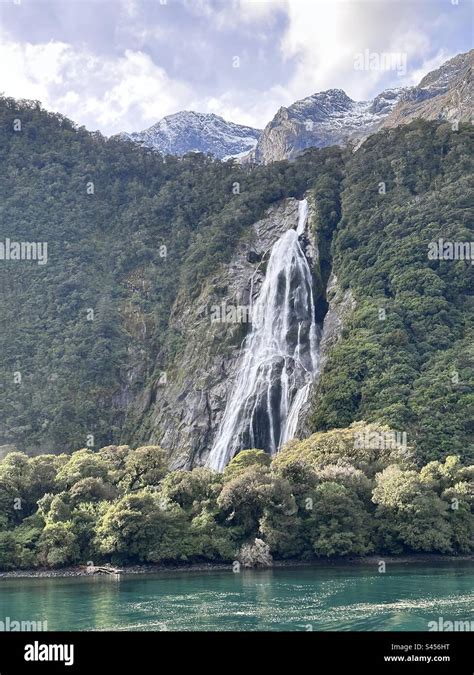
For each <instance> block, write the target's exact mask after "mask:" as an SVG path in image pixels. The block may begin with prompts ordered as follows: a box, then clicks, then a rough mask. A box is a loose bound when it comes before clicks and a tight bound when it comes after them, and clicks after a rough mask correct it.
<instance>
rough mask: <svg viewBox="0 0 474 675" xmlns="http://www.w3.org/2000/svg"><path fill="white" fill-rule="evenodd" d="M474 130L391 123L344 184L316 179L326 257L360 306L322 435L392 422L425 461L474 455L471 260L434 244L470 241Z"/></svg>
mask: <svg viewBox="0 0 474 675" xmlns="http://www.w3.org/2000/svg"><path fill="white" fill-rule="evenodd" d="M473 137H474V129H473V128H472V126H465V127H462V128H461V130H460V131H459V132H455V131H453V130H452V128H451V126H450V125H449V124H441V125H437V124H433V123H429V122H425V121H421V120H420V121H417V122H415V123H412V124H411V125H410V126H408V127H400V128H397V129H393V130H390V131H384V132H382V133H379V134H377V135H376V136H372V137H370V138H369V139H368V140H367V141H366V142H365V143H364V144H363V145H362V146H361V148H360V149H359V150H358V151H357V152H356V153H354V154H352V156H351V157H350V158H349V159H346V161H345V164H344V177H343V180H342V184H339V183H338V182H337V181H336V180H334V178H332V179H331V180H330V179H329V178H328V177H327V176H326V177H325V179H324V182H323V183H322V184H321V185H317V186H316V190H315V194H316V201H317V203H318V204H319V209H318V218H317V222H316V229H317V232H318V233H319V241H320V242H322V243H323V245H324V244H325V242H326V241H327V239H328V237H329V238H331V239H332V246H331V247H330V248H329V253H328V252H327V251H328V247H327V245H326V246H323V248H322V251H323V252H326V253H325V256H323V262H324V261H325V260H329V261H330V263H331V264H332V265H333V269H334V271H335V273H336V275H337V278H338V282H339V284H340V285H341V286H342V288H343V289H348V288H350V289H351V292H352V294H353V296H354V298H355V300H356V303H357V306H356V310H355V311H354V313H353V314H352V316H351V317H350V319H349V320H348V321H347V323H346V325H345V328H344V332H343V339H342V340H341V341H340V342H339V343H338V344H337V345H336V347H335V348H334V350H333V352H332V354H331V358H330V360H329V362H328V365H327V368H326V370H325V372H324V373H323V377H322V379H321V382H320V386H319V388H318V391H317V392H316V393H315V400H314V406H313V415H312V430H313V431H316V430H324V429H331V428H335V427H345V426H347V425H348V424H350V423H351V422H352V421H354V420H360V419H364V420H367V421H373V422H379V423H386V424H389V425H390V426H391V427H392V428H393V429H397V430H399V431H400V432H405V433H407V435H408V438H409V442H410V443H411V444H413V445H415V446H416V451H417V457H418V458H419V459H420V461H424V462H426V461H429V460H430V459H439V458H443V457H446V456H447V455H448V454H453V453H454V454H458V455H460V456H461V457H462V458H464V459H465V461H466V462H472V461H474V445H473V419H474V414H473V413H474V389H473V385H474V368H473V363H474V361H473V360H472V345H473V343H474V341H473V338H474V330H473V328H474V321H473V319H474V311H473V305H472V288H473V286H474V284H473V272H474V267H473V266H472V264H471V261H470V260H441V261H440V260H429V259H428V244H429V243H430V242H433V241H434V242H437V241H438V239H440V238H442V239H444V240H445V241H452V242H470V241H472V223H473V222H474V196H473V189H472V175H473V165H472V157H473V154H472V149H473V143H472V141H473ZM319 182H320V183H321V179H319ZM341 188H342V189H341Z"/></svg>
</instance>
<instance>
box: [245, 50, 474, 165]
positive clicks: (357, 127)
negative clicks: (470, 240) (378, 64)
mask: <svg viewBox="0 0 474 675" xmlns="http://www.w3.org/2000/svg"><path fill="white" fill-rule="evenodd" d="M473 61H474V50H471V51H470V52H467V53H465V54H458V56H456V57H454V58H453V59H451V60H449V61H447V62H446V63H444V64H443V65H442V66H441V67H440V68H438V69H437V70H434V71H432V72H431V73H428V75H426V76H425V77H424V78H423V79H422V80H421V82H420V84H419V85H418V86H416V87H406V88H398V89H388V90H386V91H383V92H382V93H381V94H379V95H378V96H376V97H375V98H374V99H373V100H372V101H353V100H352V99H351V98H349V96H347V94H346V93H345V92H344V91H343V90H342V89H329V90H328V91H323V92H320V93H317V94H313V95H312V96H308V97H307V98H304V99H302V100H301V101H297V102H296V103H293V105H291V106H289V107H288V108H280V109H279V110H278V112H277V114H276V115H275V117H274V118H273V119H272V120H271V122H269V124H267V126H266V127H265V129H264V130H263V133H262V135H261V136H260V138H259V141H258V143H257V146H256V148H255V150H253V151H252V152H251V153H250V155H249V156H248V157H247V158H246V159H247V161H255V162H257V163H261V164H268V163H269V162H274V161H278V160H283V159H293V158H294V157H295V156H296V155H298V154H299V153H301V152H302V151H303V150H305V149H307V148H310V147H318V148H320V147H326V146H329V145H345V144H346V143H348V142H349V141H357V140H359V141H361V140H363V139H365V138H367V136H369V135H370V134H372V133H374V132H376V131H378V130H379V129H381V128H383V127H395V126H398V125H399V124H406V123H408V122H411V121H412V120H414V119H417V118H423V119H427V120H438V119H447V120H452V121H455V120H457V121H459V122H462V121H466V120H469V119H470V118H471V116H472V109H473V102H474V101H473V85H472V66H473Z"/></svg>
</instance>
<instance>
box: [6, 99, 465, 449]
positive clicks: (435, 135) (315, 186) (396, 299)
mask: <svg viewBox="0 0 474 675" xmlns="http://www.w3.org/2000/svg"><path fill="white" fill-rule="evenodd" d="M18 120H19V121H20V123H21V124H20V125H18ZM472 135H473V129H472V127H471V126H467V125H461V126H460V128H459V130H453V128H452V127H451V125H449V124H444V123H441V124H440V123H435V122H423V121H417V122H414V123H412V124H411V125H409V126H406V127H403V128H398V129H394V130H386V131H383V132H381V133H378V134H377V135H375V136H372V137H370V138H369V139H368V140H367V141H366V142H365V143H364V144H363V145H362V146H361V147H360V148H359V149H358V150H357V151H356V152H352V150H351V149H348V150H346V151H342V150H341V149H338V148H327V149H322V150H317V149H314V150H310V151H307V152H305V153H304V154H303V155H302V156H300V157H299V158H298V159H297V160H296V161H294V162H292V163H289V162H277V163H274V164H270V165H268V166H265V167H262V166H247V167H244V166H239V165H236V164H234V163H233V162H226V163H223V162H219V161H214V160H212V159H211V158H208V157H205V156H203V155H199V154H193V155H188V156H186V157H184V158H182V159H177V158H175V157H171V156H167V157H161V156H160V155H159V154H156V153H154V152H152V151H147V150H145V149H142V148H137V147H136V146H135V145H134V144H131V143H129V142H126V141H122V140H119V139H109V140H107V139H105V138H104V137H102V136H101V135H100V134H98V133H89V132H87V131H86V130H85V129H83V128H80V129H78V128H76V127H75V125H74V124H73V123H72V122H70V121H69V120H67V119H65V118H63V117H61V116H59V115H53V114H51V113H47V112H45V111H44V110H42V109H41V107H40V106H39V104H37V103H32V102H16V101H14V100H12V99H1V101H0V153H1V161H0V173H1V175H0V190H1V206H0V228H1V233H2V240H3V241H4V240H5V238H7V237H8V238H10V239H11V240H13V241H30V242H31V241H33V242H34V241H40V242H43V241H46V242H48V262H47V264H45V265H38V264H37V263H36V262H35V261H21V262H18V261H2V262H1V266H0V274H1V289H2V331H1V336H0V340H1V345H0V349H1V354H2V359H1V382H2V397H1V411H0V414H1V420H2V422H1V430H0V435H1V437H0V444H3V445H15V446H16V447H17V448H18V449H20V450H24V451H27V452H29V453H33V454H38V453H40V452H53V453H58V452H70V451H73V450H76V449H78V448H81V447H85V446H87V447H91V448H94V449H96V450H97V449H98V448H100V447H103V446H104V445H107V444H112V443H127V444H130V445H131V446H133V445H137V443H136V442H135V441H134V438H135V437H138V438H140V436H136V434H137V429H135V428H134V427H133V425H130V424H127V423H126V421H127V414H128V412H129V409H130V407H131V406H133V402H134V399H135V397H136V395H137V394H138V393H140V392H142V391H143V389H144V388H145V386H147V385H149V384H150V382H151V383H156V382H158V381H159V378H160V375H161V373H162V372H163V371H166V370H167V369H168V368H169V367H172V366H173V364H174V363H175V362H176V361H177V360H179V354H180V350H181V349H182V347H183V336H182V335H180V334H179V333H176V331H174V330H172V329H170V327H169V324H168V321H169V317H170V312H171V309H172V306H173V302H174V300H175V298H176V297H177V295H178V294H181V295H182V294H183V293H184V294H185V295H186V296H187V297H188V299H189V303H192V302H193V301H194V300H193V299H194V298H195V297H196V296H197V293H198V289H199V288H200V287H201V286H202V285H203V284H205V283H206V280H207V279H208V277H209V275H210V273H211V272H212V273H215V271H216V270H218V269H220V268H219V266H220V265H222V266H223V267H222V269H225V265H226V263H227V262H228V260H229V259H230V257H231V256H232V253H233V250H234V249H235V246H236V244H237V242H238V241H239V240H242V239H245V237H246V236H247V232H248V227H249V225H250V224H251V223H253V222H255V221H256V220H257V219H258V218H260V217H261V216H262V214H263V213H264V211H265V209H266V208H268V206H269V205H271V204H272V203H276V202H278V201H279V200H281V199H282V198H284V197H288V196H292V197H298V198H301V197H302V196H303V195H304V193H305V192H307V191H310V192H311V194H312V195H313V197H314V199H315V204H316V212H317V217H316V222H315V223H314V228H315V233H316V237H317V241H318V244H319V251H320V257H319V262H318V265H317V268H315V270H314V274H315V282H316V286H315V288H316V290H317V295H318V307H319V308H320V311H321V318H322V316H323V308H324V303H325V292H326V291H325V287H326V284H327V280H328V277H329V273H330V272H331V271H332V272H333V273H334V274H335V275H336V276H337V279H338V283H339V284H340V285H341V287H342V288H350V289H351V291H352V293H353V295H354V298H355V301H356V309H355V311H354V313H353V314H352V316H351V317H350V318H349V320H348V323H347V324H346V325H345V327H344V330H343V335H342V339H341V340H340V341H339V342H338V343H337V344H336V346H335V347H334V349H333V351H332V352H331V356H330V359H329V361H328V363H327V365H326V368H325V370H324V372H323V375H322V378H321V381H320V383H319V386H318V387H317V388H316V391H315V392H314V396H313V405H312V411H311V414H310V426H311V430H312V431H321V430H329V429H332V428H337V427H341V428H345V427H348V426H349V425H350V424H351V423H352V422H353V421H357V420H366V421H368V422H376V423H385V424H389V425H390V426H391V428H393V429H395V430H397V431H399V432H404V433H406V434H407V437H408V440H409V443H410V444H411V445H412V446H413V447H414V448H415V452H416V456H417V457H418V458H419V460H420V462H425V461H427V460H429V459H438V458H440V459H441V458H443V457H445V456H446V455H448V454H452V453H455V454H457V455H459V456H460V457H461V460H462V461H468V460H469V458H470V457H471V458H472V454H470V453H472V445H471V440H470V432H471V431H472V428H471V427H470V426H469V420H470V419H472V414H470V410H472V400H473V398H472V397H473V394H472V389H471V388H470V387H471V386H472V366H471V365H470V360H469V349H470V346H471V345H472V316H473V313H472V304H470V301H469V290H470V288H471V287H472V271H473V267H472V265H471V264H470V261H466V260H442V261H440V260H430V259H429V258H428V244H429V242H431V241H437V240H438V238H440V237H442V238H443V239H444V240H452V241H461V242H462V241H469V240H470V239H471V238H472V234H471V232H470V231H469V229H468V227H469V223H472V212H471V206H472V192H471V186H470V184H469V177H470V174H471V173H472V165H471V157H472ZM321 308H322V309H321ZM470 406H471V408H470ZM470 448H471V450H470Z"/></svg>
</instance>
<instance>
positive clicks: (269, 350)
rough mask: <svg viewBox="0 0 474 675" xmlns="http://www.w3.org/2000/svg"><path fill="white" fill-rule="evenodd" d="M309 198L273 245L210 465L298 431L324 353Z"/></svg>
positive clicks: (220, 465) (271, 447) (273, 447)
mask: <svg viewBox="0 0 474 675" xmlns="http://www.w3.org/2000/svg"><path fill="white" fill-rule="evenodd" d="M307 219H308V202H307V200H306V199H303V200H301V201H300V202H299V208H298V223H297V226H296V229H290V230H287V231H286V232H285V233H284V234H283V235H282V236H281V237H280V239H278V241H277V242H276V243H275V244H274V245H273V247H272V250H271V253H270V258H269V261H268V267H267V271H266V274H265V279H264V281H263V283H262V287H261V289H260V293H259V296H258V298H257V300H256V302H255V305H254V306H253V307H252V328H251V331H250V333H249V335H248V337H247V338H246V340H245V343H244V345H243V348H242V356H241V360H240V363H239V365H238V369H237V372H238V375H237V379H236V382H235V384H234V387H233V389H232V391H231V393H230V396H229V400H228V401H227V405H226V409H225V412H224V415H223V418H222V422H221V424H220V426H219V429H218V431H217V435H216V439H215V442H214V444H213V447H212V448H211V452H210V455H209V460H208V465H209V466H210V467H212V468H213V469H216V470H217V471H222V470H223V469H224V467H225V466H226V464H227V463H228V462H229V460H230V459H231V458H232V457H233V456H234V455H235V454H236V453H237V452H238V451H239V450H242V449H245V448H262V449H264V450H266V451H267V452H269V453H270V454H275V453H276V452H277V450H278V449H279V448H280V447H281V445H282V444H283V443H284V442H286V441H287V440H289V439H290V438H292V437H293V436H294V434H295V431H296V425H297V423H298V415H299V412H300V409H301V406H302V405H303V404H304V402H305V401H306V398H307V396H308V393H309V388H310V386H311V382H312V381H313V379H314V377H315V373H316V372H317V368H318V361H319V348H318V343H319V340H318V329H317V326H316V321H315V308H314V299H313V290H312V277H311V270H310V266H309V263H308V260H307V258H306V256H305V254H304V251H303V248H302V244H301V237H302V236H303V235H304V232H305V228H306V223H307Z"/></svg>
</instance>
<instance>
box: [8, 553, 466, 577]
mask: <svg viewBox="0 0 474 675" xmlns="http://www.w3.org/2000/svg"><path fill="white" fill-rule="evenodd" d="M382 561H383V562H384V563H385V564H387V565H388V564H391V565H402V564H405V565H407V564H422V563H425V564H426V563H447V562H449V563H457V562H470V563H474V555H461V556H453V555H447V554H436V553H433V554H429V553H420V554H419V553H414V554H412V555H399V556H393V555H391V556H384V555H382V554H381V555H379V556H377V555H370V556H365V557H355V556H354V557H347V558H332V559H324V560H322V559H321V558H315V559H314V560H297V559H296V560H275V561H274V562H273V565H272V566H270V567H265V568H258V569H259V570H275V569H286V568H288V569H290V568H296V567H305V568H310V567H350V566H357V567H364V566H371V565H378V564H379V563H380V562H382ZM112 569H114V568H113V567H112ZM243 569H244V570H245V569H247V568H243ZM253 570H254V571H255V568H253ZM224 571H229V572H232V563H212V562H209V563H193V564H183V565H176V564H168V565H165V564H161V565H154V564H149V565H129V566H125V567H120V573H119V574H117V575H113V576H130V575H137V574H144V575H146V574H161V573H163V572H167V573H172V572H175V573H176V572H178V573H179V572H188V573H193V572H194V573H198V572H201V573H202V572H224ZM98 576H108V575H104V574H99V573H91V572H89V571H87V566H86V565H77V566H74V567H63V568H59V569H42V568H38V569H26V570H9V571H5V572H1V571H0V581H1V580H2V579H16V578H28V579H35V578H40V579H41V578H45V579H47V578H67V577H98Z"/></svg>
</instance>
